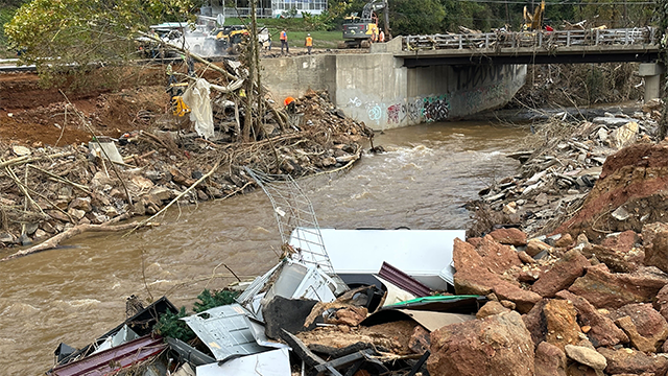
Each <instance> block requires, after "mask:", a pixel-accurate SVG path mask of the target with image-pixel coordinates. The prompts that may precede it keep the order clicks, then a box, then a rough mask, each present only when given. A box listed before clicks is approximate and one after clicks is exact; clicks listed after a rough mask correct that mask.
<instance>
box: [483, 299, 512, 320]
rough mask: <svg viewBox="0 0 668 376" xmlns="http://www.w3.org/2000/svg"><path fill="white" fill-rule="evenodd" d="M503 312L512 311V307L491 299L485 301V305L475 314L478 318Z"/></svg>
mask: <svg viewBox="0 0 668 376" xmlns="http://www.w3.org/2000/svg"><path fill="white" fill-rule="evenodd" d="M503 312H510V309H508V308H506V307H504V306H503V305H502V304H501V303H499V302H494V301H491V302H487V303H485V305H484V306H482V308H480V310H478V313H476V314H475V317H476V318H477V319H484V318H485V317H487V316H492V315H498V314H499V313H503Z"/></svg>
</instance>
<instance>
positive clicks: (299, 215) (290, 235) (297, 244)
mask: <svg viewBox="0 0 668 376" xmlns="http://www.w3.org/2000/svg"><path fill="white" fill-rule="evenodd" d="M245 170H246V172H247V173H248V175H250V177H251V178H252V179H253V180H255V181H256V182H257V184H258V185H259V186H260V188H262V190H263V191H264V193H265V194H266V195H267V197H268V198H269V201H270V202H271V206H272V207H273V209H274V210H273V211H274V216H275V218H276V222H277V223H278V231H279V232H280V234H281V240H282V242H283V244H289V245H291V246H292V248H293V249H294V250H295V251H296V252H297V253H296V254H293V255H292V256H291V258H292V259H295V260H297V261H301V262H303V263H306V264H316V265H318V266H319V267H320V268H322V270H323V271H324V272H325V273H327V274H329V275H334V274H335V273H334V268H333V267H332V262H331V260H330V258H329V255H328V254H327V249H326V248H325V242H324V241H323V239H322V234H321V232H320V226H319V225H318V219H317V218H316V216H315V211H314V210H313V204H312V203H311V200H310V199H309V198H308V196H307V195H306V193H305V192H304V191H303V190H302V188H301V187H300V186H299V185H298V184H297V182H295V180H294V179H293V178H292V177H291V176H290V175H276V174H266V173H264V172H260V171H256V170H253V169H251V168H249V167H245Z"/></svg>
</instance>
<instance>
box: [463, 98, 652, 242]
mask: <svg viewBox="0 0 668 376" xmlns="http://www.w3.org/2000/svg"><path fill="white" fill-rule="evenodd" d="M660 106H661V104H660V103H659V102H658V100H656V101H653V102H650V103H648V105H646V106H645V111H646V112H645V113H636V114H635V116H634V117H633V118H631V117H627V116H623V115H608V116H605V117H597V118H594V119H593V120H592V121H583V122H578V123H568V122H565V121H562V120H553V121H551V122H549V123H546V124H542V125H538V126H535V128H534V129H535V133H536V134H534V135H531V136H529V140H531V141H533V143H534V144H535V143H536V142H539V143H540V145H539V146H538V147H537V148H536V149H535V150H534V151H519V152H517V153H514V154H511V155H509V157H511V158H514V159H517V160H519V161H520V163H522V165H521V168H520V172H519V175H518V176H514V177H508V178H505V179H502V180H500V181H498V182H497V183H495V184H494V185H493V186H490V187H488V188H485V189H483V190H482V191H480V192H479V195H480V197H481V199H480V200H479V201H476V202H472V203H469V205H468V207H469V208H470V210H472V211H473V212H476V211H477V214H476V220H477V223H476V224H474V226H473V227H472V228H471V229H470V231H469V236H480V235H483V234H485V233H488V232H489V231H490V230H493V228H492V226H494V225H505V226H520V227H521V228H522V229H523V230H524V231H526V232H527V233H529V234H536V233H541V234H549V233H550V232H552V231H554V230H555V229H556V228H557V226H558V225H560V224H561V223H562V222H563V221H564V220H565V219H568V218H570V216H571V215H572V214H573V213H575V212H576V211H577V210H579V208H580V207H581V205H582V203H583V202H584V200H585V197H586V196H587V194H588V192H590V191H591V190H592V188H593V187H594V184H596V182H597V181H598V179H599V178H600V177H601V174H602V171H603V169H604V167H603V164H604V162H605V161H606V158H607V157H608V156H610V155H612V154H613V153H615V152H617V151H618V150H620V149H621V148H624V147H626V146H628V145H631V144H633V143H635V142H636V141H637V140H639V141H640V142H642V143H648V142H652V141H653V140H654V139H655V135H656V134H657V133H658V132H657V129H658V125H657V121H656V119H658V118H659V117H660V114H659V113H658V112H657V109H658V108H660ZM533 127H534V126H532V128H533ZM615 209H616V208H615ZM613 210H614V209H613ZM613 231H614V230H613ZM574 235H577V233H575V234H574ZM588 235H591V234H588Z"/></svg>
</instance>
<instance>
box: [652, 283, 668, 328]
mask: <svg viewBox="0 0 668 376" xmlns="http://www.w3.org/2000/svg"><path fill="white" fill-rule="evenodd" d="M654 308H655V309H657V310H658V311H659V313H660V314H661V316H663V318H664V319H666V320H668V285H666V286H663V287H662V288H661V290H659V293H658V294H656V298H655V300H654Z"/></svg>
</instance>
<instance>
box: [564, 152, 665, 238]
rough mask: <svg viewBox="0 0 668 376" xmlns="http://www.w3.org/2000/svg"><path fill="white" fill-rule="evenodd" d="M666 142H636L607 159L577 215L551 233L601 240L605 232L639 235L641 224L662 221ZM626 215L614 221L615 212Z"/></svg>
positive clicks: (663, 218)
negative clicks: (622, 210)
mask: <svg viewBox="0 0 668 376" xmlns="http://www.w3.org/2000/svg"><path fill="white" fill-rule="evenodd" d="M667 187H668V143H666V142H662V143H660V144H652V143H637V144H634V145H632V146H629V147H626V148H624V149H621V150H620V151H618V152H617V153H615V154H613V155H610V156H608V158H607V159H606V160H605V163H604V164H603V167H602V171H601V175H600V177H599V179H598V180H597V181H596V184H595V185H594V188H592V190H591V191H590V192H589V194H588V195H587V198H586V200H585V202H584V203H583V205H582V207H581V208H580V209H579V210H578V212H577V213H576V214H575V215H574V216H573V217H571V219H569V220H568V221H566V222H564V223H563V224H561V226H559V228H557V229H556V230H555V231H554V233H555V234H560V233H564V232H569V233H571V234H572V235H577V234H580V233H585V234H586V235H587V237H588V238H589V239H590V240H592V241H596V240H599V241H600V240H602V239H603V238H604V237H605V235H604V234H605V233H606V232H607V231H610V232H622V231H626V230H633V231H635V232H638V233H639V232H640V231H641V230H642V227H643V225H644V224H645V223H652V222H665V221H666V219H668V218H666V217H665V216H664V213H665V212H666V211H667V210H668V201H667V200H665V198H664V195H665V190H666V188H667ZM622 206H623V208H624V210H625V211H626V212H627V213H629V214H630V215H628V216H627V217H623V218H621V217H619V216H617V218H616V217H615V215H614V212H615V210H616V209H618V208H620V207H622Z"/></svg>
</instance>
